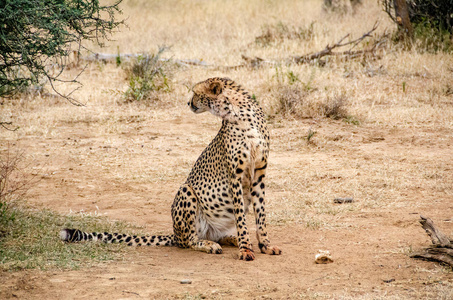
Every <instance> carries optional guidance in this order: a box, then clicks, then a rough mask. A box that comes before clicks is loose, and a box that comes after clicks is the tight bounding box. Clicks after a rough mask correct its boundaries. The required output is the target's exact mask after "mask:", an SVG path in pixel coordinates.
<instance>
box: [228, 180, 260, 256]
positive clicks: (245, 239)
mask: <svg viewBox="0 0 453 300" xmlns="http://www.w3.org/2000/svg"><path fill="white" fill-rule="evenodd" d="M231 193H232V195H233V206H234V217H235V219H236V229H237V244H238V246H239V259H242V260H254V259H255V253H254V252H253V249H252V243H250V237H249V232H248V229H247V224H246V221H245V209H244V198H243V196H242V185H241V184H240V181H239V180H238V179H237V178H235V180H232V182H231Z"/></svg>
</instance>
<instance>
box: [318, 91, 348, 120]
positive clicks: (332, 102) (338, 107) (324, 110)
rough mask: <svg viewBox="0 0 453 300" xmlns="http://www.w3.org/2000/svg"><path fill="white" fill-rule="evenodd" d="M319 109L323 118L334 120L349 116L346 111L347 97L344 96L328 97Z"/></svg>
mask: <svg viewBox="0 0 453 300" xmlns="http://www.w3.org/2000/svg"><path fill="white" fill-rule="evenodd" d="M319 109H320V112H321V115H322V116H325V117H327V118H331V119H334V120H339V119H344V118H346V117H347V116H348V113H347V110H346V97H345V95H344V94H340V95H335V96H333V97H327V98H326V99H325V100H324V101H322V102H321V105H320V108H319Z"/></svg>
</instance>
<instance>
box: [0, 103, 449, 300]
mask: <svg viewBox="0 0 453 300" xmlns="http://www.w3.org/2000/svg"><path fill="white" fill-rule="evenodd" d="M71 109H74V108H71ZM142 109H143V108H142ZM140 111H141V110H140V109H136V108H134V109H131V108H127V107H125V108H124V114H123V115H124V118H119V119H118V120H117V121H118V123H121V124H122V127H121V129H120V130H119V131H120V132H119V133H118V131H117V130H115V131H114V132H113V133H109V132H106V131H105V130H99V128H100V127H99V126H98V124H99V123H100V122H101V121H99V120H96V118H93V117H92V116H91V117H87V118H86V119H85V120H82V121H79V122H68V123H59V124H58V126H56V127H55V128H53V134H51V135H47V136H45V137H43V136H24V137H22V138H20V139H19V140H18V141H17V144H20V145H21V147H23V148H24V149H26V150H27V154H28V155H31V156H32V158H33V159H34V160H35V161H36V162H37V164H38V165H42V166H43V170H45V172H46V174H45V176H44V179H43V180H41V181H40V182H39V183H38V185H37V186H36V187H34V188H33V190H32V191H31V197H30V200H29V202H30V204H31V205H33V206H35V207H43V208H44V207H45V208H50V209H53V210H56V211H58V212H61V213H65V214H67V213H68V212H69V211H73V212H78V211H82V210H83V211H84V212H86V213H94V212H96V213H99V214H105V215H107V216H108V217H109V218H111V219H115V220H124V221H127V222H131V223H133V224H136V225H139V226H143V227H144V230H145V231H147V232H150V233H153V232H170V229H171V218H170V206H171V203H172V201H173V196H174V194H175V192H176V190H177V188H178V186H179V185H180V184H181V183H182V182H183V181H184V178H185V176H187V174H188V172H189V170H190V168H191V165H192V164H193V162H194V161H195V159H196V157H197V156H198V155H199V153H200V152H201V151H202V149H203V148H204V147H205V146H206V145H207V143H208V142H209V140H210V139H211V138H212V137H213V136H214V135H215V132H216V130H217V129H218V128H219V126H220V123H219V121H218V120H217V119H215V118H214V117H212V116H210V115H207V114H203V115H195V114H192V113H191V112H190V111H189V110H188V109H187V110H186V108H185V107H183V106H182V105H181V108H180V109H179V110H177V111H176V112H174V107H161V108H158V109H157V113H155V114H154V115H153V117H150V115H149V114H145V115H143V114H141V113H140ZM103 126H105V125H103ZM310 127H312V128H314V129H315V130H316V135H315V137H314V138H313V140H312V143H311V144H307V141H306V139H304V137H305V136H306V133H307V130H308V128H310ZM270 129H271V134H272V152H271V159H270V165H269V171H268V190H267V199H268V214H269V217H268V219H269V222H270V224H269V231H270V234H271V240H272V242H273V243H274V244H276V245H278V246H280V247H281V249H282V250H283V254H282V255H281V256H267V255H264V254H258V255H257V257H256V260H255V261H253V262H244V261H239V260H238V259H237V252H238V251H237V249H235V248H234V247H224V253H223V254H221V255H208V254H205V253H199V252H195V251H191V250H185V249H178V248H173V247H170V248H152V247H151V248H146V247H143V248H138V249H136V248H131V249H130V251H128V252H127V253H126V255H124V257H123V259H122V260H121V261H112V262H108V263H104V264H100V265H98V266H94V267H91V268H86V269H81V270H76V271H63V270H62V271H58V270H57V271H48V272H44V271H38V270H31V271H19V272H13V273H2V274H1V276H0V298H3V299H5V298H6V299H9V298H19V299H38V298H42V299H79V298H81V299H139V298H180V299H181V298H182V299H199V298H207V299H237V298H240V299H254V298H258V299H281V298H284V299H291V298H337V299H338V298H363V299H370V298H395V299H399V298H437V299H442V298H443V299H451V298H450V297H452V295H453V294H452V290H453V273H452V272H451V271H449V270H448V269H446V268H444V267H442V266H439V265H438V264H435V263H432V262H424V261H420V260H414V259H411V258H409V256H408V254H409V253H410V252H411V251H414V250H417V249H420V248H422V247H424V246H427V245H428V244H429V239H428V237H427V235H426V234H425V233H424V232H423V230H422V228H421V226H420V225H419V224H418V219H419V215H420V214H424V215H426V216H429V217H431V218H432V219H433V220H434V221H435V222H436V224H437V225H438V226H439V227H440V228H441V229H442V230H444V232H445V233H447V234H451V233H452V232H453V227H452V221H453V214H452V212H453V198H452V195H453V194H452V186H453V175H452V174H453V172H452V170H453V160H452V153H453V152H452V149H453V135H452V132H451V131H449V130H442V129H440V130H433V129H429V128H421V129H416V130H415V129H414V128H403V127H399V128H394V129H392V128H385V127H378V126H367V125H361V126H354V125H350V124H346V123H345V122H343V121H332V120H328V119H322V120H319V121H313V120H301V121H285V122H283V123H282V122H276V121H274V122H271V124H270ZM336 196H338V197H345V196H352V197H354V200H355V202H354V203H352V204H343V205H338V204H333V199H334V197H336ZM248 221H249V222H250V221H252V215H249V219H248ZM249 228H252V230H251V231H252V233H251V235H252V237H254V236H255V235H254V228H253V226H251V225H250V226H249ZM55 234H58V233H55ZM253 240H254V239H253ZM255 244H256V241H255ZM68 247H71V245H68ZM319 249H323V250H329V251H330V252H331V253H332V257H333V260H334V262H333V263H331V264H326V265H319V264H315V263H314V258H315V254H316V253H317V251H318V250H319ZM184 279H188V280H190V281H191V283H190V284H181V280H184Z"/></svg>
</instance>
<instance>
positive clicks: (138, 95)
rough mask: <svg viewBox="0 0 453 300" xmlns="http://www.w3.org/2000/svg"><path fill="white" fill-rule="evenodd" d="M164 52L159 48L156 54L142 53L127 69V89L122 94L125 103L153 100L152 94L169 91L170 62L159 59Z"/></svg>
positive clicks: (162, 48) (163, 48) (163, 49)
mask: <svg viewBox="0 0 453 300" xmlns="http://www.w3.org/2000/svg"><path fill="white" fill-rule="evenodd" d="M165 50H166V48H165V47H161V48H160V49H159V51H158V52H157V53H156V54H150V53H143V54H141V55H139V56H137V57H136V58H135V59H134V60H133V61H132V63H131V65H130V66H128V67H127V69H126V75H127V80H128V82H129V87H128V89H127V90H126V92H125V93H124V98H125V100H126V101H141V100H146V99H150V98H153V97H152V96H153V92H157V91H164V92H168V91H170V90H171V89H170V79H169V74H170V69H171V68H170V61H169V60H165V59H162V57H161V56H162V53H163V52H164V51H165Z"/></svg>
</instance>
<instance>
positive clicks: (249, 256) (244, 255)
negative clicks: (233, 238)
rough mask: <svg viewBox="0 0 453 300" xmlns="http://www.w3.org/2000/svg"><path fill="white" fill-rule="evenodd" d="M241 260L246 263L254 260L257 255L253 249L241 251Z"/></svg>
mask: <svg viewBox="0 0 453 300" xmlns="http://www.w3.org/2000/svg"><path fill="white" fill-rule="evenodd" d="M239 259H240V260H245V261H249V260H254V259H255V253H253V250H251V249H241V250H239Z"/></svg>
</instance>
